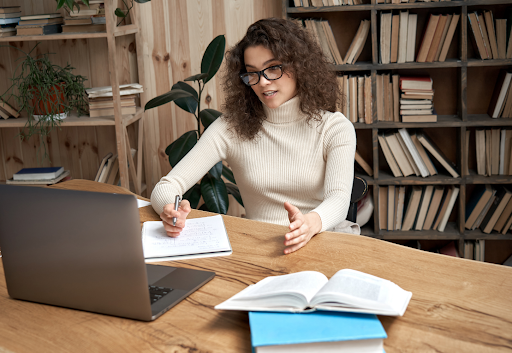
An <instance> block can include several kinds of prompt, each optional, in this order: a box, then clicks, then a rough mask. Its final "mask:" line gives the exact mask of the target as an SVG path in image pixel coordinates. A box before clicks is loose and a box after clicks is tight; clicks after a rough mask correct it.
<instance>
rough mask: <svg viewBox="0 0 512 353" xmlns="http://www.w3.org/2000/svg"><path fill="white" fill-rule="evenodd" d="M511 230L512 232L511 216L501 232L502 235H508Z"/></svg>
mask: <svg viewBox="0 0 512 353" xmlns="http://www.w3.org/2000/svg"><path fill="white" fill-rule="evenodd" d="M509 230H512V216H510V217H509V219H508V221H507V222H506V223H505V226H504V227H503V229H502V230H501V234H506V233H507V232H508V231H509Z"/></svg>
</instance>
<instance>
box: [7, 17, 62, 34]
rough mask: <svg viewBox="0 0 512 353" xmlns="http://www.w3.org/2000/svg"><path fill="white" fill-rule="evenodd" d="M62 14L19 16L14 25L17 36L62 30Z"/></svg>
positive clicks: (52, 32) (53, 32)
mask: <svg viewBox="0 0 512 353" xmlns="http://www.w3.org/2000/svg"><path fill="white" fill-rule="evenodd" d="M62 22H63V20H62V16H61V14H60V13H49V14H38V15H30V16H21V17H20V21H19V22H18V25H17V26H16V34H17V35H18V36H36V35H44V34H55V33H60V32H62Z"/></svg>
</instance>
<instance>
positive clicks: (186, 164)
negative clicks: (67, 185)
mask: <svg viewBox="0 0 512 353" xmlns="http://www.w3.org/2000/svg"><path fill="white" fill-rule="evenodd" d="M227 135H228V131H227V123H226V121H225V120H224V119H222V118H218V119H217V120H215V122H213V123H212V124H211V125H210V126H209V127H208V129H206V130H205V132H204V133H203V135H202V136H201V138H200V139H199V141H198V142H197V144H196V145H195V146H194V147H193V148H192V150H190V152H188V153H187V154H186V155H185V157H183V159H182V160H181V161H179V163H178V164H176V165H175V166H174V168H173V169H172V170H171V171H170V172H169V174H167V175H166V176H164V177H163V178H162V179H160V181H159V182H158V183H157V184H156V185H155V188H154V189H153V192H152V193H151V205H152V206H153V209H154V210H155V212H156V213H157V214H160V213H162V211H163V208H164V206H165V205H167V204H169V203H174V198H175V196H176V195H180V196H183V194H184V193H185V192H187V191H188V190H189V189H190V188H191V187H192V186H193V185H194V184H196V183H197V182H198V181H199V180H200V179H201V178H202V177H203V176H204V175H205V174H206V173H207V172H208V171H209V170H210V169H211V168H212V167H213V166H214V165H215V164H216V163H218V162H220V161H222V160H223V159H226V156H227V150H228V142H229V139H228V137H227Z"/></svg>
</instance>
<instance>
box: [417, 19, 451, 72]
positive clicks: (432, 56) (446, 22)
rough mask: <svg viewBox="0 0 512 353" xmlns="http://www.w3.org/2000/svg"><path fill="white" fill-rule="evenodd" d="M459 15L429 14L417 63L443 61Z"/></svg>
mask: <svg viewBox="0 0 512 353" xmlns="http://www.w3.org/2000/svg"><path fill="white" fill-rule="evenodd" d="M459 18H460V14H456V13H454V14H447V15H436V14H431V15H430V17H429V20H428V23H427V27H426V28H425V33H424V34H423V39H422V41H421V44H420V49H419V51H418V55H417V57H416V61H417V62H421V63H424V62H433V61H445V60H446V55H447V54H448V49H449V48H450V44H451V42H452V39H453V35H454V33H455V30H456V29H457V24H458V22H459Z"/></svg>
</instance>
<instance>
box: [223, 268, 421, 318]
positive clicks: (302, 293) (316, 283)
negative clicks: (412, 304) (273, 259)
mask: <svg viewBox="0 0 512 353" xmlns="http://www.w3.org/2000/svg"><path fill="white" fill-rule="evenodd" d="M411 296H412V293H411V292H408V291H405V290H403V289H402V288H400V287H399V286H397V285H396V284H395V283H393V282H391V281H388V280H385V279H382V278H379V277H375V276H372V275H369V274H366V273H363V272H359V271H356V270H350V269H344V270H340V271H338V272H336V274H334V276H332V277H331V279H330V280H328V279H327V277H326V276H325V275H324V274H322V273H320V272H316V271H302V272H297V273H292V274H289V275H283V276H271V277H267V278H264V279H262V280H261V281H259V282H258V283H256V284H253V285H250V286H249V287H247V288H245V289H244V290H242V291H241V292H239V293H237V294H235V295H234V296H232V297H231V298H229V299H228V300H226V301H225V302H223V303H220V304H219V305H217V306H216V307H215V309H221V310H244V311H291V312H301V311H312V310H328V311H347V312H354V313H368V314H377V315H389V316H402V315H403V314H404V312H405V309H406V308H407V305H408V304H409V301H410V300H411Z"/></svg>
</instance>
